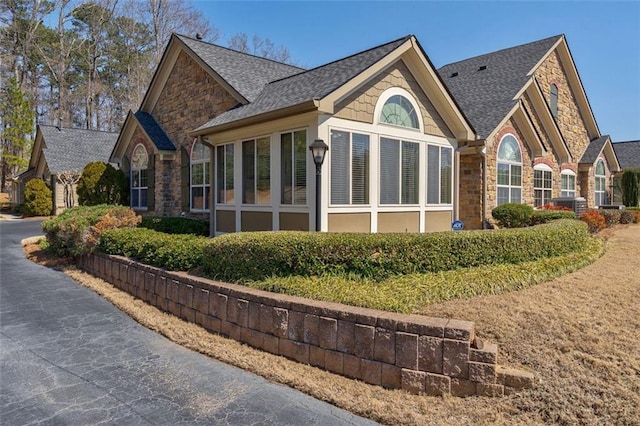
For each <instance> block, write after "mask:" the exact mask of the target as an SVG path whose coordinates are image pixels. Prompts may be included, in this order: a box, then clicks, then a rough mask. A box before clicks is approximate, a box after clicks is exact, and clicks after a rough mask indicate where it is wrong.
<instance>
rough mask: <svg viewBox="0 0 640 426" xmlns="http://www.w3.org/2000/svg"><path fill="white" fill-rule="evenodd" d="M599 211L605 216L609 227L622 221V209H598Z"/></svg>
mask: <svg viewBox="0 0 640 426" xmlns="http://www.w3.org/2000/svg"><path fill="white" fill-rule="evenodd" d="M598 213H600V214H601V215H602V217H604V220H605V222H606V223H607V228H611V227H612V226H613V225H617V224H619V223H620V215H621V213H620V210H617V209H616V210H614V209H598Z"/></svg>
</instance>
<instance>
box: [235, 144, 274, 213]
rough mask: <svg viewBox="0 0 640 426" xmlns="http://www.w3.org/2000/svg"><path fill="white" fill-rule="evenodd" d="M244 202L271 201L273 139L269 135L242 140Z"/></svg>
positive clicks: (266, 202) (259, 202) (264, 202)
mask: <svg viewBox="0 0 640 426" xmlns="http://www.w3.org/2000/svg"><path fill="white" fill-rule="evenodd" d="M242 202H243V203H244V204H269V203H271V141H270V138H268V137H264V138H259V139H254V140H249V141H244V142H242Z"/></svg>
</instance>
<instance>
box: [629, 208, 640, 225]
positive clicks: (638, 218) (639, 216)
mask: <svg viewBox="0 0 640 426" xmlns="http://www.w3.org/2000/svg"><path fill="white" fill-rule="evenodd" d="M626 210H627V211H629V212H631V213H633V214H634V216H635V219H634V221H633V223H640V207H627V209H626Z"/></svg>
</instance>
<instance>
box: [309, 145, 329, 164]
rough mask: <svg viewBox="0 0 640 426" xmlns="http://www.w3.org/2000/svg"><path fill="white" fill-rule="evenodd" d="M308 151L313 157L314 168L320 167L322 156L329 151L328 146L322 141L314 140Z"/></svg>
mask: <svg viewBox="0 0 640 426" xmlns="http://www.w3.org/2000/svg"><path fill="white" fill-rule="evenodd" d="M309 151H311V155H312V156H313V162H314V164H315V165H316V166H321V165H322V163H324V156H325V155H326V154H327V151H329V145H327V144H326V143H324V141H323V140H322V139H316V140H315V141H313V143H312V144H311V145H309Z"/></svg>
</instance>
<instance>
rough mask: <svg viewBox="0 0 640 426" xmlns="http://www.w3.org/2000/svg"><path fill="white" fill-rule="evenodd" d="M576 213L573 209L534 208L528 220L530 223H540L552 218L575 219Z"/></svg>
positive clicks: (549, 220)
mask: <svg viewBox="0 0 640 426" xmlns="http://www.w3.org/2000/svg"><path fill="white" fill-rule="evenodd" d="M575 218H576V214H575V213H574V212H573V210H557V209H553V210H546V209H545V210H534V211H533V213H532V214H531V219H530V220H529V222H530V224H531V225H540V224H542V223H548V222H551V221H552V220H560V219H575Z"/></svg>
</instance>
